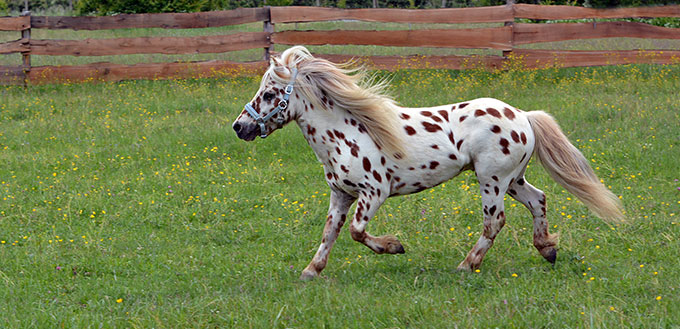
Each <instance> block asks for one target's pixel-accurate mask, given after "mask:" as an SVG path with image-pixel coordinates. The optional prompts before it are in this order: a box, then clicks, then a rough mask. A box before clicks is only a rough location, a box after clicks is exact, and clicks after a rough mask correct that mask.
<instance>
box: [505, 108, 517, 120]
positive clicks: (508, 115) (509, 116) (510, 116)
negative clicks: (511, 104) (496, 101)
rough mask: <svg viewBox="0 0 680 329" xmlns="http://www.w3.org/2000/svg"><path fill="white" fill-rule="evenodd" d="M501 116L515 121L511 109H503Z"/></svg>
mask: <svg viewBox="0 0 680 329" xmlns="http://www.w3.org/2000/svg"><path fill="white" fill-rule="evenodd" d="M503 114H505V117H506V118H508V119H510V120H511V121H512V120H515V112H512V110H511V109H509V108H507V107H505V108H503Z"/></svg>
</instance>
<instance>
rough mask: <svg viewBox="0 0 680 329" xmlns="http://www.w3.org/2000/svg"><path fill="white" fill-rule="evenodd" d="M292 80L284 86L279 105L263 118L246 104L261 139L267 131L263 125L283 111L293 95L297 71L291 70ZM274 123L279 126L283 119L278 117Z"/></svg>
mask: <svg viewBox="0 0 680 329" xmlns="http://www.w3.org/2000/svg"><path fill="white" fill-rule="evenodd" d="M292 72H293V74H292V78H291V79H290V82H289V83H288V85H286V89H284V91H283V92H284V94H283V99H282V100H281V101H279V105H278V106H277V107H276V108H275V109H274V110H273V111H271V112H270V113H269V114H267V115H266V116H265V117H262V116H260V114H259V113H257V112H256V111H255V109H254V108H253V106H252V105H250V103H248V104H246V106H245V109H246V111H247V112H248V114H250V116H251V117H253V119H255V122H257V124H258V125H259V126H260V137H261V138H266V137H267V129H266V128H265V126H264V124H265V123H266V122H267V121H269V119H271V118H272V117H273V116H275V115H276V114H277V113H279V112H281V110H285V109H286V108H287V107H288V99H289V98H290V94H292V93H293V85H294V84H295V77H296V76H297V69H295V68H294V69H292ZM276 123H277V124H278V125H279V126H280V125H282V124H283V118H282V117H279V118H277V119H276Z"/></svg>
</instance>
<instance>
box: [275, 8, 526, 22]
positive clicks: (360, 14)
mask: <svg viewBox="0 0 680 329" xmlns="http://www.w3.org/2000/svg"><path fill="white" fill-rule="evenodd" d="M271 19H272V23H275V24H276V23H299V22H319V21H333V20H359V21H368V22H392V23H444V24H455V23H494V22H496V23H499V22H505V21H509V20H512V19H513V18H512V7H510V6H494V7H477V8H443V9H339V8H323V7H272V8H271Z"/></svg>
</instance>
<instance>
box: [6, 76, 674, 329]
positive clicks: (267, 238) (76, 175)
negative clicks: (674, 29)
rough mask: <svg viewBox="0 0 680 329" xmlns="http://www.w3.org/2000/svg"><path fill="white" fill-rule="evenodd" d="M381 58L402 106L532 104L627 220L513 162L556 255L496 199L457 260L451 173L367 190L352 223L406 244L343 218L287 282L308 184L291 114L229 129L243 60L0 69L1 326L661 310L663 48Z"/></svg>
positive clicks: (665, 227) (467, 232)
mask: <svg viewBox="0 0 680 329" xmlns="http://www.w3.org/2000/svg"><path fill="white" fill-rule="evenodd" d="M379 74H381V75H386V74H387V73H379ZM388 78H389V79H391V84H392V86H393V88H392V91H393V94H394V96H395V97H396V99H397V100H398V101H399V102H401V103H402V104H403V105H407V106H428V105H436V104H445V103H453V102H458V101H462V100H466V99H471V98H476V97H496V98H499V99H501V100H504V101H506V102H508V103H510V104H512V105H515V106H517V107H519V108H521V109H524V110H545V111H548V112H550V113H552V114H553V115H554V116H555V117H556V118H557V119H558V121H559V122H560V123H561V125H562V127H563V128H564V130H565V132H566V133H567V135H568V136H569V137H570V139H571V140H572V142H573V143H574V144H575V145H576V146H577V147H578V148H579V149H581V150H582V152H583V153H584V154H585V155H586V157H587V158H588V159H590V160H591V161H592V166H593V168H595V171H596V172H597V173H598V175H599V176H600V177H601V178H602V179H603V180H604V181H605V184H606V185H608V186H610V188H611V189H612V191H614V193H616V194H617V195H621V197H622V200H623V202H624V205H625V207H626V217H627V218H628V223H626V224H619V225H613V226H611V225H608V224H607V223H605V222H603V221H602V220H600V219H598V218H596V217H594V216H592V215H591V214H590V213H588V212H587V210H586V209H585V207H584V206H583V205H582V204H581V203H580V202H578V201H576V200H575V199H574V198H573V197H572V196H571V195H569V194H567V192H565V191H564V190H563V189H562V188H561V187H559V186H558V185H556V183H554V182H553V181H552V180H550V179H549V178H548V176H547V174H546V173H545V172H544V171H543V169H541V168H540V166H537V165H535V162H532V164H531V165H530V168H529V170H528V172H527V178H528V180H529V181H531V182H532V183H533V184H534V185H536V186H537V187H539V188H541V189H543V190H544V191H545V192H546V194H547V195H548V219H549V222H550V226H551V230H552V231H553V232H559V233H560V236H561V239H560V243H559V248H560V249H559V253H558V259H557V263H556V264H555V265H554V266H552V265H550V264H549V263H547V262H546V261H544V260H543V258H542V257H541V256H540V255H539V254H538V252H537V251H536V250H535V249H534V247H533V246H532V228H531V227H532V226H531V225H532V221H531V219H530V217H529V213H528V211H527V210H526V209H524V208H523V207H522V206H521V205H518V204H517V203H516V202H514V200H512V199H508V200H507V201H506V209H507V211H506V212H507V216H508V220H507V225H506V227H505V228H504V229H503V231H502V232H501V233H500V235H499V236H498V238H497V239H496V244H495V245H494V247H493V248H492V249H491V250H490V252H489V254H488V255H487V257H486V258H485V262H484V263H483V265H482V268H481V271H480V272H479V273H460V272H457V271H456V270H455V269H456V266H457V264H458V263H459V262H460V261H461V260H462V259H463V258H464V256H465V254H466V253H467V251H468V250H469V249H470V248H471V247H472V245H473V244H474V242H475V241H476V239H477V238H478V236H479V234H480V230H481V229H482V219H481V213H482V211H481V208H480V207H481V206H480V204H481V202H480V198H479V196H478V184H477V183H476V178H475V176H474V174H473V173H464V174H462V175H460V176H458V177H456V178H454V179H453V180H451V181H450V182H448V183H446V184H444V185H441V186H438V187H436V188H434V189H431V190H427V191H424V192H421V193H419V194H415V195H410V196H405V197H398V198H392V199H390V200H388V202H387V203H386V204H385V205H384V206H383V207H382V208H381V209H380V210H379V212H378V214H377V216H376V218H375V219H374V220H372V222H371V223H370V224H369V226H368V231H369V232H371V233H372V234H376V235H380V234H386V233H390V234H395V235H396V236H397V237H398V238H399V239H400V240H401V241H402V242H403V243H404V246H405V248H406V251H407V253H406V254H405V255H398V256H395V255H375V254H373V253H372V252H370V251H369V250H368V249H367V248H366V247H364V246H363V245H360V244H358V243H356V242H354V241H353V240H352V239H351V237H350V235H349V233H348V230H347V228H346V229H345V230H343V232H342V233H341V236H340V238H339V239H338V242H337V243H336V245H335V248H334V250H333V252H332V253H331V256H330V258H329V262H328V266H327V268H326V270H324V272H323V273H322V274H323V276H324V277H323V278H321V279H317V280H314V281H312V282H308V283H303V282H300V281H299V280H298V276H299V274H300V271H301V270H302V269H303V268H304V267H305V266H306V265H307V264H308V262H309V261H310V259H311V257H312V256H313V254H314V251H315V250H316V248H317V246H318V243H319V242H320V239H321V231H322V229H323V225H324V222H325V215H326V210H327V202H328V197H329V196H328V188H327V186H326V184H325V182H324V179H323V171H322V168H321V166H320V165H319V164H318V163H317V162H316V159H315V157H314V155H313V153H312V152H311V149H310V148H309V147H308V146H307V145H306V142H305V141H304V140H303V138H302V136H301V134H300V132H299V130H298V128H297V127H295V126H294V125H291V126H289V127H286V128H285V129H283V130H280V131H278V132H276V133H275V134H274V135H273V136H271V137H269V138H267V139H266V140H259V139H258V140H257V141H255V142H251V143H246V142H242V141H240V140H238V139H237V138H236V136H235V134H234V133H233V131H232V130H231V127H230V124H231V121H232V120H233V119H234V118H235V117H236V116H237V115H238V113H239V112H240V111H241V110H242V107H243V104H244V103H246V102H247V101H248V100H249V99H250V98H251V97H252V95H253V93H254V92H255V91H256V90H257V88H258V80H259V78H233V79H222V80H178V81H128V82H119V83H98V84H76V85H44V86H33V87H29V88H28V89H23V88H21V87H0V95H1V96H0V99H1V100H2V101H1V102H0V163H1V164H2V165H1V166H0V327H4V328H34V327H38V328H54V327H66V328H87V327H132V328H149V327H156V328H203V327H215V328H224V327H237V328H267V327H276V328H279V327H280V328H284V327H293V328H322V327H324V328H345V327H356V328H409V327H410V328H430V327H445V328H452V327H460V328H469V327H478V328H485V327H507V328H526V327H530V328H536V327H543V328H583V327H587V328H619V327H635V328H673V327H678V326H679V325H680V297H679V296H680V280H678V277H680V218H678V217H679V216H678V214H679V213H680V182H678V179H680V170H679V169H680V165H678V160H679V159H680V149H679V145H678V144H679V142H680V132H679V131H678V126H679V124H680V115H679V114H678V113H679V112H678V109H680V97H678V90H680V66H677V65H676V66H644V65H643V66H621V67H605V68H582V69H549V70H541V71H523V70H510V71H507V72H500V73H490V72H483V71H474V70H472V71H462V72H456V71H435V70H418V71H398V72H396V73H391V74H390V75H389V76H388Z"/></svg>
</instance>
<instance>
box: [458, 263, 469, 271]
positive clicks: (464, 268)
mask: <svg viewBox="0 0 680 329" xmlns="http://www.w3.org/2000/svg"><path fill="white" fill-rule="evenodd" d="M456 270H458V271H460V272H472V270H473V268H472V266H471V265H470V264H467V263H465V262H462V263H460V265H458V267H457V268H456Z"/></svg>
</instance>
